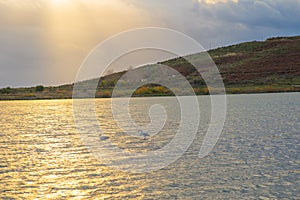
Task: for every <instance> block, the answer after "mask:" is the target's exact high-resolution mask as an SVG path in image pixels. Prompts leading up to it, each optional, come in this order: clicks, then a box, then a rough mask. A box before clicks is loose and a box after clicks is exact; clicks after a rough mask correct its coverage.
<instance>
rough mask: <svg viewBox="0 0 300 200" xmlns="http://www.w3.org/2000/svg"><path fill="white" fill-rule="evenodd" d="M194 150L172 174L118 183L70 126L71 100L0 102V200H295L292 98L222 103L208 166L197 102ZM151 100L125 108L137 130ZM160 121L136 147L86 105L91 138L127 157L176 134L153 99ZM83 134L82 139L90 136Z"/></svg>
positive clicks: (299, 107)
mask: <svg viewBox="0 0 300 200" xmlns="http://www.w3.org/2000/svg"><path fill="white" fill-rule="evenodd" d="M199 98H200V102H202V104H201V105H200V108H201V114H202V116H201V117H202V118H201V120H202V123H201V125H200V129H199V133H198V135H197V137H196V140H195V141H194V142H193V143H192V145H191V147H190V148H189V149H188V151H187V152H186V153H185V154H184V155H183V156H182V157H181V158H180V159H178V160H177V161H176V162H174V163H173V164H171V165H169V166H167V167H165V168H163V169H161V170H159V171H155V172H150V173H141V174H133V173H125V172H122V171H119V170H116V169H114V168H111V167H108V166H106V165H104V163H102V162H101V161H99V160H97V159H95V158H94V157H93V154H91V153H90V152H89V150H88V149H87V148H86V146H85V145H84V144H83V143H82V142H81V140H80V136H79V134H78V133H77V131H76V128H75V125H74V118H73V112H72V101H71V100H52V101H10V102H8V101H2V102H0V148H1V150H0V180H1V181H0V198H2V199H70V198H72V199H130V198H133V199H284V198H286V199H299V198H300V196H299V190H300V187H299V186H300V185H299V172H300V169H299V164H300V159H299V153H300V147H299V139H300V133H299V132H300V129H299V125H300V121H299V113H300V94H299V93H290V94H260V95H230V96H228V113H227V119H226V123H225V127H224V131H223V133H222V136H221V138H220V140H219V141H218V144H217V146H216V147H215V148H214V150H213V151H212V152H211V153H210V154H209V156H207V157H205V158H203V159H199V158H198V155H197V154H198V152H199V149H200V146H201V142H202V139H203V136H204V133H205V130H207V122H208V121H209V117H210V112H209V110H210V109H209V106H207V103H208V102H209V98H208V97H199ZM153 101H154V99H153V98H136V99H134V100H132V106H131V108H130V111H131V115H132V118H133V119H135V120H136V122H137V123H138V124H140V125H145V124H147V123H149V117H148V113H147V112H145V110H147V109H148V108H149V106H150V105H151V103H153ZM155 102H156V103H160V104H162V105H164V106H166V111H167V114H169V117H168V120H167V123H166V126H165V127H164V129H163V130H162V131H161V133H159V134H157V135H155V136H153V137H151V138H149V139H148V140H145V141H144V140H141V139H139V138H136V137H132V136H128V135H127V134H124V133H123V132H122V131H120V130H119V129H118V128H117V127H116V124H115V122H114V120H113V119H112V115H111V113H110V112H109V111H110V109H109V108H110V100H109V99H98V100H96V107H97V116H98V119H99V122H100V124H101V128H102V129H103V130H104V132H105V134H106V135H107V136H109V137H110V139H111V140H112V141H113V142H114V144H116V145H118V146H120V148H124V149H127V150H128V151H134V152H145V151H153V150H156V149H159V148H161V147H163V146H164V145H166V144H167V143H168V142H169V141H170V140H171V139H172V137H174V130H177V128H178V124H179V121H178V120H179V116H180V112H179V110H178V109H176V107H178V103H177V101H176V99H175V98H173V97H164V98H155ZM91 131H92V130H91Z"/></svg>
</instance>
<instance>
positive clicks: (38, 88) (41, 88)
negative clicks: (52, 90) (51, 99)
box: [35, 85, 45, 92]
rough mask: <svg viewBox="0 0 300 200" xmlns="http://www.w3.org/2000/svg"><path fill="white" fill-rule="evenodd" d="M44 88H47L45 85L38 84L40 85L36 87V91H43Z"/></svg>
mask: <svg viewBox="0 0 300 200" xmlns="http://www.w3.org/2000/svg"><path fill="white" fill-rule="evenodd" d="M44 89H45V88H44V86H42V85H38V86H36V87H35V91H36V92H43V91H44Z"/></svg>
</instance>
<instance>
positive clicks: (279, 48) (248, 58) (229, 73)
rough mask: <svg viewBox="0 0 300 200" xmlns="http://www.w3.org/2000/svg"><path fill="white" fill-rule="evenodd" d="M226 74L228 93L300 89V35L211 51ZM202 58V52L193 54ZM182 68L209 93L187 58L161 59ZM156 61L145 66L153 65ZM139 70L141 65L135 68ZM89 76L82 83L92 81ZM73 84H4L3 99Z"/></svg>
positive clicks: (149, 91)
mask: <svg viewBox="0 0 300 200" xmlns="http://www.w3.org/2000/svg"><path fill="white" fill-rule="evenodd" d="M208 53H209V54H210V56H211V57H212V59H213V60H214V62H215V63H216V65H217V67H218V69H219V71H220V73H221V76H222V78H223V81H224V84H225V87H226V92H227V93H263V92H299V91H300V36H294V37H276V38H269V39H267V40H265V41H252V42H246V43H241V44H236V45H231V46H227V47H222V48H217V49H213V50H210V51H208ZM190 57H191V59H193V60H196V61H197V59H200V58H201V53H199V54H194V55H190ZM159 64H164V65H168V66H170V67H172V68H173V69H175V70H177V71H178V72H180V73H181V74H182V75H184V76H185V77H186V79H187V80H188V81H189V82H190V84H191V85H192V87H193V88H194V91H195V92H196V94H199V95H201V94H208V89H207V87H206V85H205V82H204V81H203V79H202V78H201V76H199V74H198V72H197V71H196V70H195V68H193V67H192V66H191V64H190V63H188V62H187V61H186V60H185V59H183V58H174V59H171V60H168V61H164V62H160V63H159ZM153 66H154V65H147V66H144V67H141V68H148V69H150V68H151V67H153ZM134 70H139V69H134ZM125 73H126V71H124V72H118V73H114V74H111V75H107V76H105V77H102V78H101V79H100V81H99V83H98V88H97V92H96V97H110V96H111V92H112V90H113V88H114V86H115V84H116V82H117V81H118V79H119V78H120V77H121V76H122V75H123V74H125ZM94 81H95V79H94V80H89V81H85V82H83V83H82V84H91V83H93V82H94ZM72 90H73V84H70V85H62V86H58V87H43V86H36V87H31V88H2V89H0V100H12V99H65V98H72ZM172 94H173V93H172V92H171V91H170V90H168V89H167V88H165V87H163V86H160V85H155V84H150V85H144V86H142V87H140V88H139V89H137V90H136V92H135V93H134V96H156V95H172Z"/></svg>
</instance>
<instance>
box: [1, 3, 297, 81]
mask: <svg viewBox="0 0 300 200" xmlns="http://www.w3.org/2000/svg"><path fill="white" fill-rule="evenodd" d="M51 2H52V3H51ZM59 2H61V1H59ZM299 10H300V0H164V1H161V0H151V1H149V0H101V1H97V0H72V1H71V0H70V1H67V0H65V1H64V3H55V4H54V1H45V0H23V1H14V0H0V44H1V45H0V70H1V73H0V87H2V86H8V85H9V86H14V85H16V86H21V85H35V84H46V85H50V84H51V85H52V84H61V83H65V82H72V81H73V80H74V78H75V75H76V72H77V69H78V67H79V66H80V63H81V62H82V60H83V59H84V57H85V56H86V55H87V53H88V52H89V51H90V50H91V49H92V48H93V47H94V46H96V45H97V44H98V43H99V42H101V41H103V40H104V39H106V38H108V37H109V36H112V35H114V34H117V33H119V32H121V31H124V30H128V29H132V28H137V27H144V26H159V27H166V28H171V29H175V30H178V31H181V32H183V33H185V34H187V35H189V36H191V37H193V38H194V39H196V40H197V41H198V42H200V43H201V44H202V45H203V46H204V47H205V48H211V47H218V46H222V45H227V44H232V43H238V42H241V41H249V40H262V39H265V38H267V37H270V36H279V35H296V34H299V33H300V21H299V19H300V12H299Z"/></svg>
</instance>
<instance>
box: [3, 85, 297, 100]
mask: <svg viewBox="0 0 300 200" xmlns="http://www.w3.org/2000/svg"><path fill="white" fill-rule="evenodd" d="M299 92H300V88H297V90H284V91H282V90H277V91H275V90H274V91H248V92H240V93H232V92H226V93H225V94H226V95H245V94H249V95H251V94H283V93H299ZM210 95H219V94H218V93H214V94H196V96H210ZM174 96H175V95H170V94H156V95H134V96H131V98H143V97H147V98H149V97H153V98H155V97H174ZM180 96H189V95H180ZM114 98H122V96H120V97H114ZM70 99H75V98H73V97H65V98H49V97H45V98H43V97H39V98H38V97H37V98H22V97H20V98H2V97H1V96H0V102H1V101H2V102H3V101H38V100H70ZM76 99H88V98H84V97H83V98H76ZM94 99H111V97H95V98H94Z"/></svg>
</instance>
